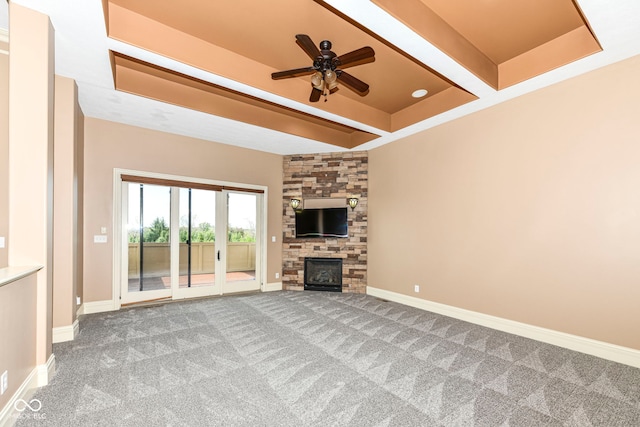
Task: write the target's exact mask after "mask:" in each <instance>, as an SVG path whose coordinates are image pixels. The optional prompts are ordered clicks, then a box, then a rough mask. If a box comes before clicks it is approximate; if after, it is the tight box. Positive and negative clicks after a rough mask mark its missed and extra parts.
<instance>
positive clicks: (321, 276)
mask: <svg viewBox="0 0 640 427" xmlns="http://www.w3.org/2000/svg"><path fill="white" fill-rule="evenodd" d="M304 290H305V291H329V292H342V258H305V259H304Z"/></svg>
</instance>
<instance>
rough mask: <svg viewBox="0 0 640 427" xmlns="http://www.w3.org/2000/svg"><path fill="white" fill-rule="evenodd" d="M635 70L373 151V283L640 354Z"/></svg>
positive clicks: (581, 81)
mask: <svg viewBox="0 0 640 427" xmlns="http://www.w3.org/2000/svg"><path fill="white" fill-rule="evenodd" d="M638 75H640V57H635V58H632V59H629V60H626V61H624V62H621V63H618V64H614V65H612V66H609V67H606V68H604V69H600V70H596V71H594V72H591V73H589V74H586V75H583V76H580V77H578V78H575V79H572V80H569V81H566V82H563V83H559V84H556V85H554V86H552V87H549V88H546V89H543V90H540V91H537V92H535V93H532V94H529V95H525V96H522V97H520V98H518V99H515V100H512V101H509V102H506V103H504V104H501V105H498V106H495V107H492V108H490V109H487V110H484V111H481V112H478V113H475V114H472V115H470V116H467V117H464V118H461V119H458V120H455V121H453V122H450V123H447V124H444V125H441V126H438V127H436V128H433V129H431V130H428V131H425V132H422V133H420V134H417V135H414V136H412V137H408V138H406V139H404V140H402V141H398V142H395V143H392V144H389V145H386V146H383V147H380V148H378V149H375V150H373V151H372V152H370V156H369V159H370V169H369V177H370V187H369V188H370V195H369V206H370V209H369V256H370V261H369V266H370V267H369V286H373V287H377V288H381V289H386V290H391V291H394V292H399V293H402V294H406V295H411V296H417V297H419V298H424V299H426V300H430V301H435V302H439V303H443V304H448V305H451V306H455V307H460V308H464V309H468V310H473V311H477V312H481V313H486V314H490V315H494V316H499V317H502V318H506V319H512V320H516V321H520V322H524V323H528V324H532V325H537V326H541V327H545V328H550V329H554V330H558V331H562V332H567V333H570V334H575V335H579V336H583V337H588V338H592V339H596V340H601V341H605V342H609V343H613V344H618V345H622V346H626V347H630V348H634V349H640V334H639V333H638V328H637V326H638V325H640V310H638V301H640V286H639V284H640V191H639V188H640V167H639V165H640V162H639V160H640V144H639V143H638V135H640V120H638V99H640V84H639V83H638V78H637V76H638ZM414 284H419V285H420V293H419V294H415V293H414V292H413V285H414Z"/></svg>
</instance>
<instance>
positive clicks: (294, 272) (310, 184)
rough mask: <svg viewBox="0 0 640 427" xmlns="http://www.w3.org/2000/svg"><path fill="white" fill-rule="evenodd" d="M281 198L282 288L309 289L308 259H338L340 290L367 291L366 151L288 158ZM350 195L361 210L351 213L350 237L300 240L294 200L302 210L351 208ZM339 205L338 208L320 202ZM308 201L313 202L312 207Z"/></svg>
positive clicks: (349, 213)
mask: <svg viewBox="0 0 640 427" xmlns="http://www.w3.org/2000/svg"><path fill="white" fill-rule="evenodd" d="M282 196H283V197H282V218H283V219H282V221H283V223H282V230H283V236H282V288H283V289H285V290H296V291H302V290H304V289H305V286H304V274H305V258H339V259H341V260H342V292H356V293H364V292H365V291H366V287H367V206H368V203H367V196H368V158H367V152H366V151H359V152H358V151H355V152H344V153H342V152H341V153H322V154H302V155H290V156H284V163H283V194H282ZM349 197H355V198H357V199H358V206H356V208H355V209H351V208H349V209H348V223H349V225H348V234H349V236H348V237H345V238H335V237H334V238H296V235H295V212H294V210H293V209H292V208H291V206H290V201H291V199H292V198H298V199H301V200H302V206H301V208H302V209H304V208H318V207H320V208H324V207H339V206H347V199H348V198H349ZM336 201H337V202H339V203H340V205H337V204H331V205H329V204H322V203H323V202H331V203H333V202H336ZM308 202H313V206H310V205H309V203H308ZM321 202H322V203H321Z"/></svg>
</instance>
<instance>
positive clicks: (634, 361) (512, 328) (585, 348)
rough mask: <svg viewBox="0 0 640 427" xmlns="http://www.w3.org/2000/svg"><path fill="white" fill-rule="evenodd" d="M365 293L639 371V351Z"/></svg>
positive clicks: (402, 297)
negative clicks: (621, 364) (610, 361)
mask: <svg viewBox="0 0 640 427" xmlns="http://www.w3.org/2000/svg"><path fill="white" fill-rule="evenodd" d="M367 294H368V295H371V296H374V297H378V298H382V299H386V300H389V301H393V302H397V303H400V304H404V305H408V306H410V307H415V308H419V309H422V310H426V311H431V312H433V313H438V314H442V315H444V316H449V317H453V318H456V319H460V320H464V321H466V322H470V323H475V324H477V325H481V326H486V327H488V328H492V329H497V330H499V331H503V332H508V333H510V334H515V335H520V336H522V337H525V338H531V339H534V340H536V341H542V342H545V343H547V344H553V345H557V346H559V347H564V348H567V349H569V350H575V351H579V352H581V353H586V354H590V355H592V356H596V357H601V358H603V359H607V360H612V361H614V362H618V363H623V364H625V365H629V366H634V367H636V368H640V350H636V349H632V348H628V347H622V346H619V345H615V344H609V343H606V342H603V341H596V340H593V339H590V338H584V337H580V336H577V335H572V334H567V333H565V332H559V331H554V330H552V329H546V328H541V327H539V326H533V325H529V324H526V323H521V322H516V321H514V320H509V319H503V318H501V317H496V316H491V315H488V314H483V313H478V312H475V311H470V310H465V309H463V308H458V307H453V306H450V305H446V304H440V303H437V302H433V301H428V300H425V299H421V298H416V297H412V296H409V295H404V294H399V293H397V292H392V291H387V290H384V289H378V288H373V287H371V286H367Z"/></svg>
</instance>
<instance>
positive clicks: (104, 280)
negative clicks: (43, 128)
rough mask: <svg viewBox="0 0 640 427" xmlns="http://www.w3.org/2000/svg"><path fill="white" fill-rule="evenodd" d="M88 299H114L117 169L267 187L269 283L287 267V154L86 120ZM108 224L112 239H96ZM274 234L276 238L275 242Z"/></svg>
mask: <svg viewBox="0 0 640 427" xmlns="http://www.w3.org/2000/svg"><path fill="white" fill-rule="evenodd" d="M84 150H85V155H84V170H85V172H84V176H85V179H84V200H85V203H84V235H85V242H84V299H85V302H90V301H103V300H110V299H111V298H112V289H113V285H112V268H113V259H112V258H113V246H112V243H113V242H112V238H111V236H112V231H113V230H112V227H113V221H112V216H113V211H112V209H113V169H114V168H123V169H134V170H140V171H148V172H155V173H166V174H171V175H180V176H188V177H195V178H206V179H213V180H220V181H230V182H236V183H243V184H255V185H265V186H267V187H268V200H267V206H268V212H267V218H268V224H267V231H266V234H267V236H268V239H267V279H268V280H267V282H269V283H271V282H277V281H279V279H278V280H276V279H275V273H280V270H281V268H282V242H281V238H282V237H281V236H282V157H281V156H279V155H275V154H268V153H263V152H259V151H253V150H247V149H243V148H238V147H232V146H229V145H224V144H217V143H212V142H207V141H202V140H198V139H193V138H187V137H183V136H177V135H173V134H168V133H163V132H157V131H152V130H148V129H142V128H138V127H133V126H127V125H123V124H117V123H114V122H108V121H104V120H99V119H93V118H87V119H86V120H85V141H84ZM103 226H104V227H107V229H108V235H109V236H110V237H109V243H108V244H104V243H102V244H101V243H97V244H96V243H93V236H94V235H96V234H100V228H101V227H103ZM270 236H276V237H277V242H276V243H272V242H271V238H270Z"/></svg>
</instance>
